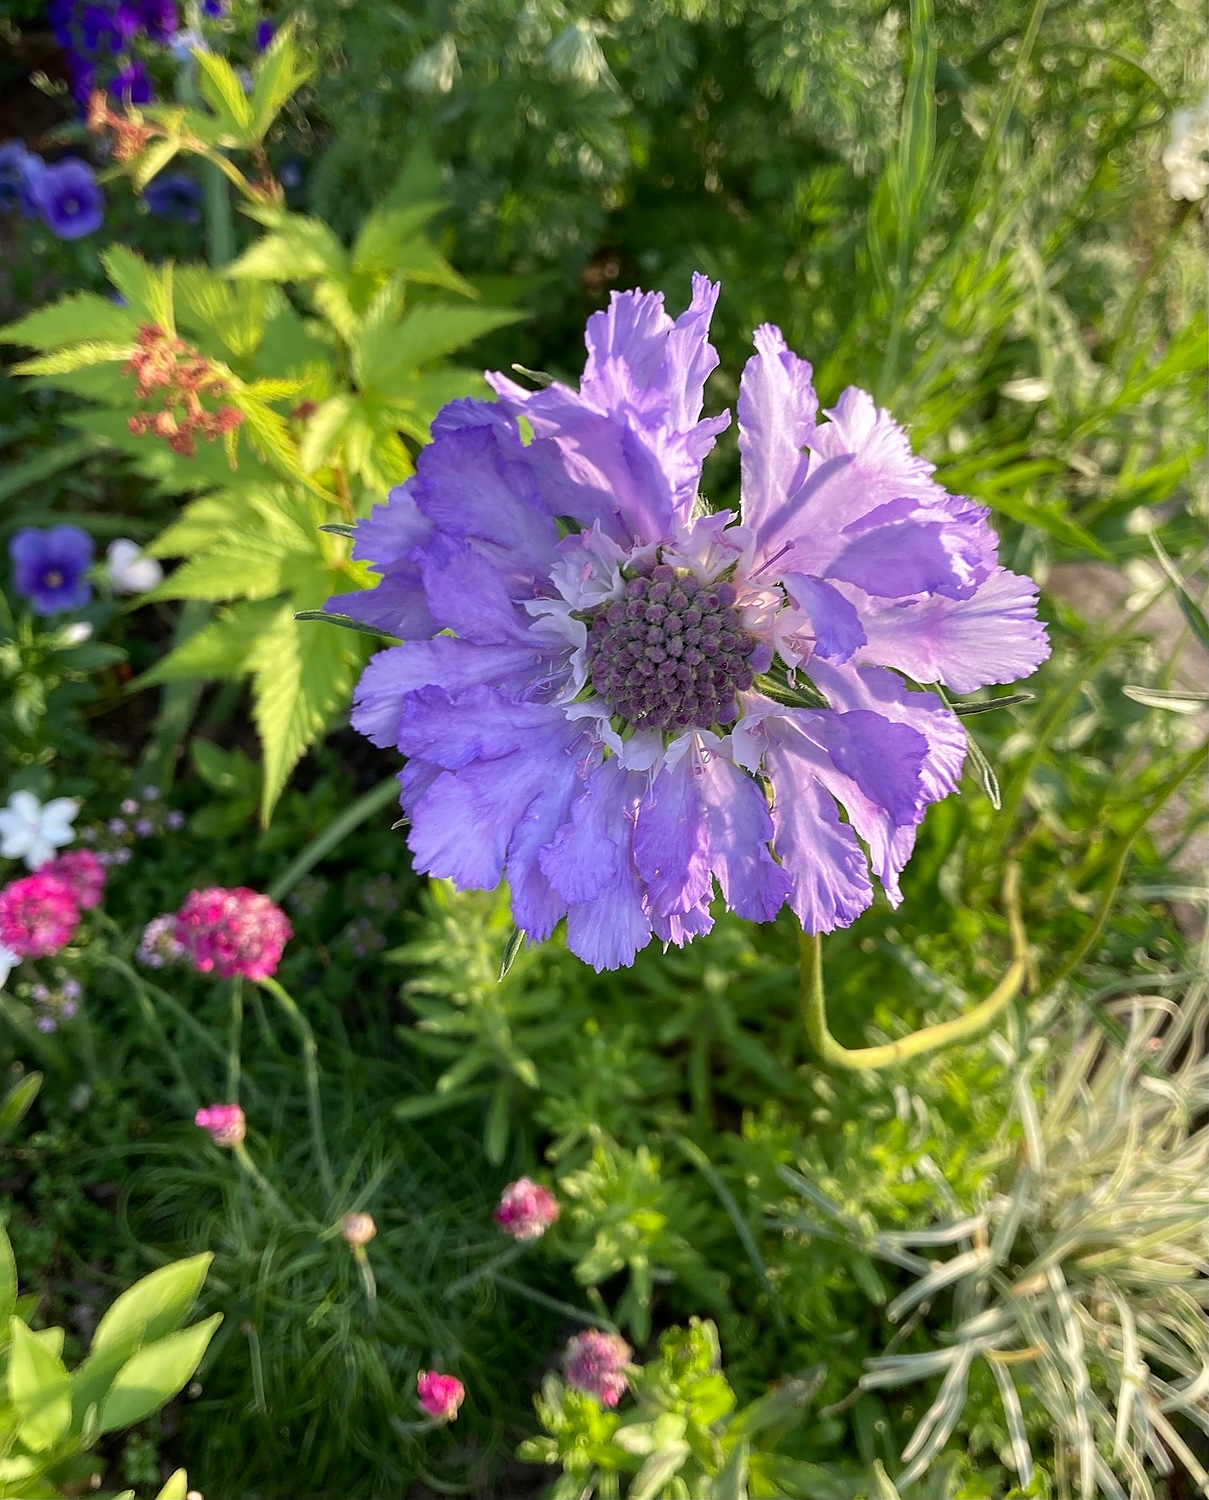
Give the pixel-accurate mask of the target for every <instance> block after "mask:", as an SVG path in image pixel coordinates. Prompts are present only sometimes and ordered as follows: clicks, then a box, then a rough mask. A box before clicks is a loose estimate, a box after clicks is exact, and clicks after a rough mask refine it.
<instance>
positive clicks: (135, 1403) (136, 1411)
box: [98, 1313, 222, 1432]
mask: <svg viewBox="0 0 1209 1500" xmlns="http://www.w3.org/2000/svg"><path fill="white" fill-rule="evenodd" d="M221 1322H222V1313H215V1314H214V1315H213V1317H209V1318H207V1319H206V1320H205V1322H203V1323H198V1324H196V1325H195V1326H194V1327H192V1328H186V1329H184V1330H183V1332H181V1333H170V1334H169V1335H168V1336H167V1338H162V1339H157V1340H156V1342H155V1343H153V1344H145V1345H144V1346H143V1347H142V1348H141V1349H140V1350H139V1351H138V1352H137V1353H136V1354H134V1355H132V1356H131V1357H130V1359H128V1360H127V1361H126V1363H125V1364H124V1365H123V1366H122V1368H121V1369H120V1370H119V1371H118V1373H117V1374H116V1375H115V1376H114V1379H113V1384H112V1385H111V1386H110V1387H109V1394H108V1395H107V1396H106V1397H105V1401H104V1403H103V1405H102V1406H101V1416H100V1422H99V1424H98V1429H99V1431H101V1432H113V1431H114V1430H115V1429H117V1428H119V1427H129V1426H131V1425H132V1424H133V1423H135V1422H141V1421H142V1420H143V1418H144V1417H149V1416H150V1415H151V1413H152V1412H153V1411H158V1410H159V1408H160V1407H161V1406H163V1405H164V1403H165V1402H166V1401H171V1399H172V1398H173V1396H175V1395H176V1394H177V1392H178V1391H180V1390H181V1389H182V1388H183V1387H184V1385H185V1383H186V1382H187V1381H188V1380H189V1379H190V1378H191V1377H192V1375H193V1372H194V1371H195V1370H196V1369H197V1367H198V1365H199V1364H200V1363H201V1359H202V1355H203V1354H205V1352H206V1346H207V1345H208V1344H209V1342H210V1340H211V1338H212V1337H213V1335H214V1331H215V1329H216V1328H217V1327H218V1325H219V1324H220V1323H221Z"/></svg>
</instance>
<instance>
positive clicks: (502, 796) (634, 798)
mask: <svg viewBox="0 0 1209 1500" xmlns="http://www.w3.org/2000/svg"><path fill="white" fill-rule="evenodd" d="M718 291H719V289H718V287H717V286H716V285H714V284H711V283H710V282H709V281H707V280H706V278H705V277H703V276H697V277H695V278H694V281H693V297H692V302H691V304H690V306H689V308H688V309H687V311H686V312H684V313H682V314H681V315H680V317H679V318H677V319H676V320H675V321H673V320H672V318H671V317H669V316H668V314H667V313H666V312H665V311H664V307H663V298H662V296H660V295H658V294H644V293H640V292H625V293H614V295H613V298H612V302H611V304H610V306H609V308H608V310H607V311H604V312H598V313H594V314H593V315H592V317H591V318H590V319H589V320H588V326H587V331H586V343H587V348H588V359H587V363H586V365H585V367H584V372H583V377H582V379H581V381H580V386H579V389H578V390H577V391H576V390H573V389H571V388H570V387H568V386H565V385H562V384H560V383H555V384H552V385H550V386H549V387H547V388H546V389H544V390H540V391H536V392H535V391H529V390H524V389H522V388H521V387H520V386H519V385H517V384H515V382H513V381H512V380H510V379H508V378H506V377H505V376H503V375H499V374H490V373H489V374H488V376H487V379H488V381H489V383H490V384H491V385H492V386H493V387H494V389H495V391H496V393H497V395H498V397H499V400H498V401H497V402H495V403H487V402H482V401H475V400H469V399H467V400H457V401H452V402H450V403H449V404H448V405H447V406H446V407H444V408H443V410H442V411H441V412H439V413H438V414H437V416H436V418H435V420H434V421H433V424H432V442H431V443H430V444H429V445H428V446H427V447H425V448H424V449H422V450H421V452H420V454H419V457H418V459H417V462H416V473H415V474H414V475H413V476H412V477H411V478H410V479H409V480H407V482H406V483H405V484H403V485H401V486H400V487H399V488H397V489H395V490H393V491H392V492H391V494H390V496H389V498H388V500H387V503H386V505H385V506H384V507H381V508H379V509H377V510H375V511H374V512H373V514H372V515H371V516H370V517H369V518H368V519H366V520H363V521H361V522H360V523H359V525H358V527H357V533H356V540H355V543H354V557H356V558H357V559H358V560H360V561H363V562H368V563H371V564H373V565H374V566H375V567H376V568H377V570H378V572H379V573H380V574H381V575H382V580H381V582H380V583H379V585H378V586H377V587H376V588H374V589H371V590H367V591H363V592H360V593H355V594H346V595H343V596H341V597H339V598H337V599H333V600H331V601H330V607H331V608H332V609H334V610H336V611H339V612H340V613H343V614H348V615H352V616H354V617H355V618H357V619H359V620H362V621H364V622H366V623H368V624H371V625H373V626H375V627H376V628H378V629H381V630H383V631H385V632H388V633H389V634H391V635H394V636H396V637H398V638H399V639H400V641H401V642H402V644H400V645H397V646H394V647H392V648H391V649H389V650H386V651H382V652H380V653H378V655H376V656H375V657H373V658H372V660H371V661H370V663H369V665H368V666H367V668H366V669H365V672H364V673H363V675H362V677H361V680H360V683H359V684H358V686H357V689H356V693H355V699H354V709H353V724H354V726H355V727H356V728H357V729H359V730H360V732H361V733H362V734H364V735H366V736H367V738H369V739H370V740H372V741H373V742H374V743H375V744H377V745H379V746H382V747H384V748H392V749H396V750H399V751H401V752H402V753H403V754H404V755H405V756H406V757H407V763H406V765H405V767H404V769H403V771H402V772H401V774H400V777H399V780H400V786H401V794H400V802H401V803H402V806H403V810H404V812H405V814H406V816H407V819H408V825H409V833H408V843H409V845H410V847H411V850H412V853H413V855H414V857H415V866H416V868H417V869H418V870H422V871H424V872H425V873H427V874H430V875H433V876H438V877H443V878H446V879H449V880H451V881H452V882H453V883H454V884H455V885H456V886H457V887H459V888H461V889H493V888H494V887H495V886H496V885H497V884H498V883H499V882H500V880H501V879H502V878H505V877H506V878H507V881H508V884H509V887H510V889H511V895H512V910H513V917H514V919H515V921H516V923H517V925H518V927H520V929H521V930H522V931H523V932H524V933H525V934H526V936H527V937H528V938H529V940H530V941H532V942H541V941H543V940H544V939H545V938H547V937H548V936H549V935H550V933H551V932H552V931H553V929H554V927H555V926H556V924H557V923H558V922H559V921H560V920H562V919H564V918H565V919H566V934H567V946H568V947H569V948H570V949H571V951H572V952H574V953H576V954H578V955H579V956H580V957H581V958H583V959H584V960H585V961H586V962H588V963H590V964H592V965H593V966H594V967H595V968H597V969H612V968H617V967H619V966H621V965H625V964H629V963H631V962H632V961H633V959H634V955H635V954H636V953H637V951H638V950H639V949H641V948H642V947H644V946H645V945H646V944H647V943H648V942H649V941H650V940H651V938H652V937H654V938H656V939H658V940H659V941H661V942H664V943H669V942H671V943H676V944H684V943H686V942H688V941H690V940H691V939H692V938H693V937H695V936H697V935H699V934H701V933H704V932H708V931H709V930H710V927H711V926H712V924H713V915H712V913H711V903H712V901H713V899H714V896H715V888H717V891H718V892H719V893H720V894H721V897H722V899H723V900H724V901H725V902H726V904H727V905H728V906H729V907H730V908H731V909H732V910H733V911H735V912H736V913H737V914H738V915H739V916H740V917H743V918H745V919H748V920H752V921H771V920H772V919H773V918H774V917H775V916H776V915H777V913H778V912H779V911H780V909H781V908H782V907H783V906H784V905H786V904H788V905H789V906H790V907H791V909H792V910H793V911H794V912H795V914H796V915H797V917H798V920H799V921H800V923H801V925H802V927H803V928H804V930H805V931H807V932H810V933H819V932H830V931H832V930H833V929H834V928H836V927H846V926H848V925H850V924H851V923H852V922H853V921H854V920H855V919H856V917H857V916H858V915H859V914H860V913H861V912H862V911H864V910H865V908H866V907H868V906H869V905H870V903H871V902H872V901H873V898H874V886H873V878H872V877H873V876H876V877H877V879H878V880H879V881H880V883H881V886H882V888H883V889H884V890H885V893H886V895H887V897H888V898H889V900H890V902H891V903H892V904H894V905H897V904H898V903H899V902H900V901H901V899H902V896H901V892H900V889H899V883H898V882H899V875H900V873H901V871H902V869H903V867H904V865H905V864H906V862H907V860H908V858H909V857H910V854H911V850H912V848H913V845H914V842H915V836H916V830H917V828H918V827H919V825H920V823H921V822H922V820H923V818H924V815H925V813H926V811H927V809H928V807H929V805H930V804H932V803H934V802H937V801H939V800H941V799H942V798H944V797H946V796H948V795H949V793H950V792H952V791H953V790H954V789H955V787H956V785H957V782H958V778H959V776H960V774H961V769H962V763H963V760H964V758H965V753H966V745H967V740H966V734H965V730H964V729H963V727H962V724H961V721H960V719H958V717H957V716H956V715H955V714H954V713H953V712H952V711H951V710H950V708H949V707H948V706H947V704H946V703H945V702H944V701H943V700H942V698H941V697H940V696H939V695H938V694H937V693H934V692H930V691H927V690H926V689H925V690H923V691H920V690H919V689H918V688H917V686H916V684H927V683H937V684H940V683H943V684H945V685H947V686H948V687H950V688H951V689H953V690H954V691H956V692H959V693H965V692H971V691H973V690H974V689H976V688H979V687H983V686H986V685H987V684H990V683H1008V682H1013V681H1015V680H1016V679H1017V678H1019V677H1022V676H1026V675H1027V674H1028V673H1030V672H1032V671H1033V669H1034V668H1035V667H1037V666H1038V665H1039V664H1040V663H1041V662H1042V661H1044V660H1045V658H1046V656H1047V655H1048V654H1049V645H1048V642H1047V639H1046V635H1045V631H1044V629H1043V627H1042V626H1041V625H1040V624H1039V622H1038V620H1037V613H1036V604H1037V589H1036V586H1035V585H1034V584H1033V582H1032V580H1031V579H1028V578H1022V577H1019V576H1017V575H1016V574H1015V573H1010V572H1008V570H1007V569H1006V568H1003V567H1001V566H1000V565H999V562H998V559H997V555H996V551H997V539H996V536H995V533H994V532H993V531H992V530H991V528H990V526H989V525H988V521H987V517H988V512H987V510H986V509H985V508H984V507H983V506H980V505H976V504H975V503H974V502H973V501H971V500H968V499H965V498H964V497H962V496H959V495H951V494H949V493H948V492H947V491H946V490H944V489H942V488H941V486H940V485H939V484H937V483H936V481H935V479H934V478H933V477H932V474H933V466H932V465H931V464H930V463H928V462H926V461H925V460H924V459H922V458H920V457H918V456H917V455H916V454H915V453H914V452H913V451H912V448H911V445H910V441H909V439H908V437H907V434H906V433H905V432H904V431H903V429H902V428H901V427H899V426H898V425H897V424H896V423H895V421H894V420H893V418H892V417H891V416H890V413H889V412H887V411H883V410H881V409H879V408H878V407H877V406H876V404H875V402H874V400H873V398H872V396H870V395H868V394H867V393H866V392H864V391H861V390H858V389H856V388H855V387H849V389H848V390H846V391H844V392H843V394H842V395H841V396H840V398H839V400H838V401H837V403H836V405H835V406H834V407H833V408H832V409H831V410H830V411H828V412H822V413H821V412H820V411H819V407H818V398H817V396H816V395H815V392H814V387H813V383H812V375H811V368H810V366H809V365H808V364H807V363H806V362H805V361H804V360H802V359H799V358H798V357H797V355H795V354H793V353H792V352H791V351H790V350H789V349H788V348H787V347H786V344H785V340H784V338H783V337H782V335H781V333H780V331H779V330H778V329H776V328H773V327H772V326H771V325H764V326H763V327H761V328H758V329H757V330H756V333H755V354H754V355H753V357H752V358H751V359H749V360H748V362H747V366H746V368H745V370H744V372H743V378H742V381H741V383H740V386H739V396H738V417H739V445H738V446H739V453H740V457H741V460H742V474H741V479H742V483H741V495H742V499H741V505H740V507H739V513H737V514H736V513H734V512H731V511H721V512H710V511H709V510H708V508H707V506H706V505H705V504H704V502H703V498H702V496H701V493H700V481H701V469H702V463H703V461H704V458H705V456H706V454H707V453H708V452H709V450H710V449H711V447H712V446H713V444H714V441H715V438H716V436H717V434H718V433H719V432H720V431H722V429H723V428H724V427H726V426H727V424H728V422H729V420H730V419H729V414H728V413H722V414H721V415H719V416H714V417H708V418H702V416H701V412H702V407H703V399H704V386H705V381H706V378H707V377H708V375H709V374H710V372H711V371H712V370H713V369H714V368H715V367H716V365H717V363H718V357H717V354H716V353H715V351H714V349H713V347H712V346H711V345H710V343H709V322H710V318H711V316H712V313H713V308H714V305H715V302H716V300H717V297H718ZM522 419H523V420H524V423H525V433H526V436H527V437H528V438H529V440H525V438H523V437H522V429H521V427H520V425H519V424H520V422H521V420H522ZM841 813H842V814H843V816H841ZM870 867H872V869H871V868H870Z"/></svg>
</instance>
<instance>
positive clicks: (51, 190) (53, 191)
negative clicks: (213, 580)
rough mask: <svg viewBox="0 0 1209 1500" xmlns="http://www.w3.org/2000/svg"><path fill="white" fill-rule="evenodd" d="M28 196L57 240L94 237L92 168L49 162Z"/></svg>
mask: <svg viewBox="0 0 1209 1500" xmlns="http://www.w3.org/2000/svg"><path fill="white" fill-rule="evenodd" d="M30 196H31V198H32V200H33V202H34V205H35V206H36V207H37V210H38V212H39V213H40V214H41V215H42V222H43V223H44V224H45V225H46V227H47V229H49V230H50V232H51V233H52V234H54V235H56V236H57V237H58V238H59V239H61V240H78V239H81V238H82V237H83V236H84V235H86V234H94V233H95V232H96V231H97V230H98V229H100V227H101V225H102V223H103V222H104V220H105V195H104V193H102V191H101V189H100V188H99V187H98V186H97V180H96V177H95V176H94V175H93V171H92V168H91V167H90V166H89V165H88V163H87V162H86V161H81V160H80V159H79V157H77V156H68V157H65V158H64V159H63V160H62V161H57V162H53V163H52V164H51V165H50V166H48V167H46V168H45V169H44V170H43V171H41V172H39V173H38V174H37V176H36V177H35V178H33V179H32V181H31V183H30ZM55 529H56V530H58V531H66V530H69V529H70V530H74V529H75V528H68V527H62V526H60V527H56V528H55ZM90 548H91V544H90ZM91 560H92V559H91V556H90V558H89V561H90V562H91ZM72 607H73V608H78V606H72ZM47 612H48V611H47Z"/></svg>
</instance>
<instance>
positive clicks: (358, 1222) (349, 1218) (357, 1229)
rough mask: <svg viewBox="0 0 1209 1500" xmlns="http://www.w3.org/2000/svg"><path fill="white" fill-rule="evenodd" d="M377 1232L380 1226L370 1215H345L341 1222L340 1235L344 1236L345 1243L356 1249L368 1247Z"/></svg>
mask: <svg viewBox="0 0 1209 1500" xmlns="http://www.w3.org/2000/svg"><path fill="white" fill-rule="evenodd" d="M377 1232H378V1226H377V1225H376V1224H375V1223H374V1221H373V1217H372V1216H371V1215H370V1214H345V1216H344V1218H343V1219H342V1220H341V1221H340V1233H341V1234H342V1235H343V1236H344V1240H345V1243H346V1244H349V1245H352V1246H353V1247H354V1248H356V1247H358V1246H360V1245H368V1244H369V1242H370V1240H372V1239H373V1237H374V1235H376V1234H377Z"/></svg>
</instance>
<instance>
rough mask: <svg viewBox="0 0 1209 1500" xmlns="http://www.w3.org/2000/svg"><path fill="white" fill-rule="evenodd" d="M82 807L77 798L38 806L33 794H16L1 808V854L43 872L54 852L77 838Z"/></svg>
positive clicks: (57, 798)
mask: <svg viewBox="0 0 1209 1500" xmlns="http://www.w3.org/2000/svg"><path fill="white" fill-rule="evenodd" d="M79 810H80V804H79V802H77V801H76V799H75V798H74V797H55V798H54V799H53V801H50V802H39V801H38V799H37V798H36V797H35V796H34V794H33V793H32V792H14V793H13V794H12V796H11V797H10V798H9V799H8V806H7V807H4V808H0V854H3V855H4V856H5V857H6V858H8V859H24V861H25V863H26V864H27V865H28V866H29V868H30V869H31V870H37V869H40V868H41V867H42V866H43V865H44V864H45V863H46V861H47V860H48V859H50V858H51V857H52V856H53V854H54V852H55V850H56V849H59V848H62V846H63V845H64V844H70V843H71V841H72V839H74V838H75V836H76V832H75V829H74V828H73V827H72V826H71V825H72V821H73V820H74V818H75V816H76V814H77V813H78V812H79Z"/></svg>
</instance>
